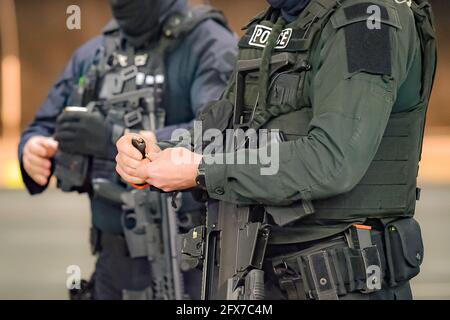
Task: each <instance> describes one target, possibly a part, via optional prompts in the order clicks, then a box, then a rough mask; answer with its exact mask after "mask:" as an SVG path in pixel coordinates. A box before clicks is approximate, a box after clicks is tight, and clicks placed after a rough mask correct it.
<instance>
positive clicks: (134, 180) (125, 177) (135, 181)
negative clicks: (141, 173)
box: [116, 165, 145, 185]
mask: <svg viewBox="0 0 450 320" xmlns="http://www.w3.org/2000/svg"><path fill="white" fill-rule="evenodd" d="M116 171H117V173H118V174H119V176H121V177H122V179H123V180H125V181H126V182H128V183H131V184H137V185H139V184H144V183H145V181H144V180H142V179H139V178H137V177H133V176H131V175H129V174H127V173H126V172H125V171H123V169H122V168H121V167H120V166H119V165H117V166H116Z"/></svg>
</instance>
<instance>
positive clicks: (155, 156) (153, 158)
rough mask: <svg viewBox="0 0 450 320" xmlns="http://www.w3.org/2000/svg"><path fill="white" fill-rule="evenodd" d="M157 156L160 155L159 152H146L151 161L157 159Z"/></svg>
mask: <svg viewBox="0 0 450 320" xmlns="http://www.w3.org/2000/svg"><path fill="white" fill-rule="evenodd" d="M159 157H161V152H149V153H147V159H149V160H150V161H151V162H153V161H156V160H158V158H159Z"/></svg>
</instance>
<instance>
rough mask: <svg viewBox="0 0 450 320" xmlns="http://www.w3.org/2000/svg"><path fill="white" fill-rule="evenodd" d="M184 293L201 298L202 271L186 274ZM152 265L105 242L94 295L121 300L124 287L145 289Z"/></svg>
mask: <svg viewBox="0 0 450 320" xmlns="http://www.w3.org/2000/svg"><path fill="white" fill-rule="evenodd" d="M183 276H184V277H183V278H184V287H185V292H186V293H187V294H188V295H189V298H190V299H200V290H201V271H200V270H192V271H189V272H186V273H184V274H183ZM150 279H151V267H150V265H149V262H148V261H147V259H146V258H136V259H132V258H130V257H129V256H128V254H127V252H126V251H125V250H120V248H117V247H111V246H105V245H103V247H102V249H101V251H100V252H99V253H98V258H97V263H96V268H95V285H94V288H95V298H96V299H97V300H122V295H123V290H136V291H140V290H144V289H145V288H147V287H148V286H149V284H150Z"/></svg>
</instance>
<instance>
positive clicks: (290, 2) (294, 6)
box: [267, 0, 310, 22]
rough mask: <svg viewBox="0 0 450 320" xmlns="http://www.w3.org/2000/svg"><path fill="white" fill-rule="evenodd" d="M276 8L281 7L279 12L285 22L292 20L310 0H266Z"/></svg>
mask: <svg viewBox="0 0 450 320" xmlns="http://www.w3.org/2000/svg"><path fill="white" fill-rule="evenodd" d="M267 2H268V3H269V4H270V5H271V6H272V7H274V8H276V9H281V14H282V15H283V18H284V19H285V20H286V21H287V22H292V21H294V20H295V19H297V17H298V16H299V15H300V13H301V12H302V11H303V9H305V8H306V6H307V5H308V3H309V2H310V0H267Z"/></svg>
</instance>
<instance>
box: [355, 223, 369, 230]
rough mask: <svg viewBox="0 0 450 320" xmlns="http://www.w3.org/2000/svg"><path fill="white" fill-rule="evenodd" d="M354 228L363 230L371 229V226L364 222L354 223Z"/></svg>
mask: <svg viewBox="0 0 450 320" xmlns="http://www.w3.org/2000/svg"><path fill="white" fill-rule="evenodd" d="M353 226H354V227H355V228H356V229H363V230H372V227H371V226H366V225H364V224H354V225H353Z"/></svg>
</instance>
